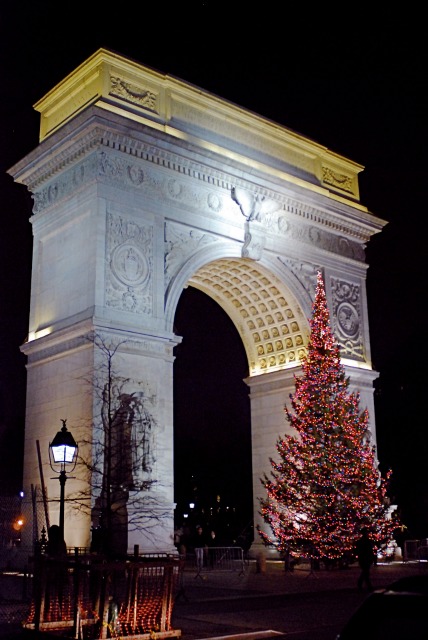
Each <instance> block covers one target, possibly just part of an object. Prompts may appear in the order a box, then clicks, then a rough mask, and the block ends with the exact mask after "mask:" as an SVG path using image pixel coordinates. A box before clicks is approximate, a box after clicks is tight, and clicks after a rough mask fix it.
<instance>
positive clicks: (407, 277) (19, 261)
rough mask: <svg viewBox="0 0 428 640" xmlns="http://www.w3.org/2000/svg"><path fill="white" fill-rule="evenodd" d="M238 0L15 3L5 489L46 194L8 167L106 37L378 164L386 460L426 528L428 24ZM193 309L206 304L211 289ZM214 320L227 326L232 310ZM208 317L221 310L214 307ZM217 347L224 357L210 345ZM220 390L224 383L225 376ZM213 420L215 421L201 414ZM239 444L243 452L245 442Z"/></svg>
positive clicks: (4, 285) (404, 503)
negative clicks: (30, 189)
mask: <svg viewBox="0 0 428 640" xmlns="http://www.w3.org/2000/svg"><path fill="white" fill-rule="evenodd" d="M237 4H238V8H237V7H236V5H237ZM5 5H7V6H5ZM231 5H232V3H222V2H188V3H177V4H176V5H174V6H173V7H169V6H167V5H165V4H163V5H162V7H161V8H160V9H158V10H157V9H150V10H148V11H144V10H143V9H140V7H144V3H142V4H137V3H135V5H134V4H133V3H129V4H128V5H124V10H123V11H121V5H120V4H118V5H106V4H105V3H97V2H92V3H90V2H89V3H88V2H86V3H79V2H77V3H69V4H67V5H63V7H62V9H61V12H55V11H54V9H53V7H54V6H55V5H54V4H53V3H46V2H45V3H38V2H13V3H12V2H10V3H2V7H1V8H0V29H1V32H0V64H1V82H0V92H1V95H0V108H1V110H2V112H1V119H0V122H1V135H0V140H1V157H0V163H1V166H0V190H1V193H0V195H1V199H0V202H1V215H2V225H1V233H0V260H1V278H0V328H1V331H0V428H1V431H0V438H1V440H0V446H1V450H2V451H4V450H9V446H10V444H9V443H10V441H11V440H12V441H13V443H14V445H15V446H14V447H12V448H11V451H12V453H11V454H10V455H8V456H6V462H5V464H3V463H2V465H1V469H0V483H1V486H2V487H4V490H6V489H7V488H8V487H10V488H11V489H12V490H15V488H17V487H18V488H19V482H20V480H19V477H18V479H16V476H17V474H18V472H19V469H20V464H21V457H22V456H21V452H20V449H19V444H20V436H19V434H20V433H21V434H22V425H23V420H24V405H25V374H24V373H23V371H24V364H25V362H24V358H23V357H22V355H21V354H20V352H19V345H20V344H22V342H23V341H24V339H25V336H26V333H27V327H28V308H29V292H30V269H31V227H30V224H29V222H28V219H29V217H30V215H31V199H30V198H29V196H28V194H27V193H26V190H25V189H24V188H23V187H21V186H19V185H15V184H14V183H13V181H12V179H11V178H10V176H8V175H6V171H7V169H8V168H9V167H11V166H12V165H13V164H14V163H15V162H17V161H19V160H20V159H21V158H22V157H24V156H25V155H26V154H27V153H28V152H29V151H31V150H32V149H33V148H35V147H36V146H37V143H38V131H39V116H38V114H37V113H36V112H35V111H34V110H33V108H32V105H33V104H34V103H35V102H36V101H37V100H39V99H40V98H41V97H42V96H43V95H45V93H47V92H48V91H49V90H50V89H51V88H52V87H53V86H55V84H56V83H58V82H59V81H61V80H62V79H63V78H64V77H65V76H66V75H67V74H68V73H70V72H71V71H73V69H74V68H75V67H76V66H78V65H79V64H80V63H82V62H83V61H84V60H85V59H86V58H87V57H88V56H90V55H91V54H92V53H94V52H95V51H96V50H97V49H98V48H99V47H106V48H109V49H112V50H114V51H117V52H118V53H120V54H123V55H125V56H129V57H131V58H134V59H135V60H137V61H139V62H141V63H142V64H145V65H147V66H150V67H153V68H155V69H157V70H159V71H161V72H164V73H170V74H172V75H175V76H178V77H180V78H182V79H184V80H186V81H188V82H191V83H193V84H195V85H198V86H200V87H202V88H204V89H206V90H208V91H211V92H213V93H215V94H217V95H219V96H221V97H222V98H225V99H227V100H230V101H232V102H235V103H236V104H239V105H241V106H243V107H245V108H247V109H249V110H251V111H254V112H256V113H259V114H260V115H262V116H264V117H267V118H270V119H272V120H274V121H276V122H278V123H280V124H282V125H284V126H286V127H288V128H290V129H293V130H294V131H297V132H298V133H301V134H303V135H305V136H307V137H309V138H312V139H313V140H315V141H316V142H318V143H320V144H323V145H325V146H327V147H328V148H330V149H331V150H332V151H335V152H337V153H339V154H342V155H344V156H346V157H348V158H350V159H351V160H354V161H356V162H359V163H361V164H362V165H364V166H365V171H364V172H363V174H361V178H360V191H361V200H362V203H363V204H365V205H366V206H367V207H368V208H369V210H370V211H372V212H373V213H374V214H375V215H376V216H379V217H381V218H383V219H385V220H387V221H388V223H389V224H388V225H387V226H386V228H385V229H384V230H383V231H382V233H381V234H379V235H378V236H376V237H374V238H373V239H372V240H371V241H370V243H369V245H368V247H367V262H368V264H369V265H370V267H369V271H368V303H369V314H370V333H371V346H372V356H373V365H374V368H375V369H376V370H377V371H379V372H380V378H379V381H378V382H377V383H376V421H377V432H378V443H379V457H380V460H381V465H382V467H384V468H387V467H389V466H391V467H392V468H393V471H394V484H393V490H394V493H395V495H396V497H397V500H398V502H399V504H400V506H401V507H402V509H403V513H404V515H405V520H406V519H407V522H408V525H409V528H410V529H411V530H412V532H414V535H425V536H426V535H428V521H427V516H426V513H428V504H427V503H428V497H427V496H428V481H427V474H426V471H425V468H426V460H427V459H428V444H427V442H428V438H427V435H426V432H427V426H426V425H427V419H426V415H425V410H424V409H425V403H424V396H425V394H426V388H427V386H428V385H427V383H428V380H427V373H426V367H425V362H426V361H427V347H426V339H425V334H426V331H425V317H426V313H425V307H426V302H425V296H426V293H427V286H426V278H425V270H426V265H425V263H426V260H425V257H426V255H427V252H426V248H425V243H426V235H427V234H426V232H427V228H428V221H427V218H428V216H427V212H426V205H425V197H424V196H425V190H426V183H427V142H428V139H427V138H428V136H427V123H426V117H427V116H426V114H427V113H428V109H427V106H428V105H427V97H426V94H427V91H426V62H427V46H426V42H427V39H426V35H425V33H424V22H423V20H422V19H421V18H420V17H418V16H417V15H414V14H413V13H412V14H411V15H410V10H409V12H408V14H407V13H406V7H403V6H401V7H399V8H397V10H396V12H395V11H394V10H393V9H391V8H389V7H388V8H387V9H385V10H384V11H383V12H382V15H381V16H379V18H377V17H373V15H372V13H373V12H370V13H367V12H366V9H364V8H363V5H361V12H360V13H358V11H356V9H355V8H354V7H352V8H348V9H347V11H346V12H344V11H343V7H342V10H340V11H339V8H337V7H336V8H335V7H334V6H330V5H329V6H328V7H326V6H325V5H322V7H320V9H315V10H314V9H309V8H308V6H307V5H305V6H304V9H302V10H299V9H296V8H294V9H290V6H289V4H287V5H284V6H285V7H286V9H284V11H282V12H281V13H278V7H282V5H281V4H278V3H269V2H267V3H263V4H262V5H258V6H257V11H256V12H255V11H254V9H251V8H250V5H249V4H247V3H234V7H233V8H231ZM353 11H354V12H355V13H353ZM363 11H364V13H363ZM184 303H185V301H184V298H183V302H182V303H181V304H182V305H184ZM192 304H193V305H196V304H198V305H199V304H201V305H203V302H201V301H200V300H199V297H198V303H196V302H195V301H194V300H193V301H192ZM207 304H208V305H210V302H209V301H208V302H207ZM209 309H210V308H209ZM219 311H221V310H219ZM213 314H214V310H212V314H211V316H210V317H212V318H213V319H215V321H216V322H217V323H218V322H222V321H223V320H224V319H223V318H222V319H221V320H220V319H218V318H216V317H215V316H214V315H213ZM201 317H202V318H204V317H205V318H206V317H207V310H206V309H205V310H202V312H201ZM177 320H178V316H177ZM226 320H227V319H226ZM226 320H225V321H226ZM185 324H186V323H185ZM226 325H227V322H226ZM186 327H187V325H186ZM191 329H192V328H191V327H187V328H186V330H187V331H191ZM229 332H230V335H231V340H232V342H234V339H233V335H234V332H233V328H232V329H230V328H229V329H227V330H226V329H225V335H226V334H227V335H229ZM196 333H198V330H196ZM213 333H214V334H215V332H213ZM205 335H206V334H205ZM195 339H196V338H195ZM187 340H188V341H190V338H188V339H187ZM210 348H212V349H214V355H213V356H209V355H208V353H209V349H210ZM218 348H219V346H218V345H217V344H215V343H214V344H213V345H210V344H209V341H207V340H205V351H206V353H207V361H208V362H209V361H210V360H211V359H214V360H215V357H216V355H215V354H216V353H217V354H218ZM236 349H237V356H236V360H237V362H241V364H240V366H241V368H240V367H239V366H238V372H239V373H238V375H241V373H240V372H241V370H242V366H244V367H245V362H244V365H242V350H241V349H242V347H241V346H240V345H239V344H238V345H237V347H236ZM229 353H230V350H229ZM184 357H185V356H183V358H184ZM241 377H242V376H241ZM194 378H195V379H196V380H198V379H199V380H203V381H204V382H207V384H208V379H209V374H208V373H205V372H203V373H202V372H201V373H197V372H196V371H194ZM212 384H215V385H219V384H221V381H220V382H219V381H218V380H215V382H213V381H212V379H211V385H212ZM238 385H239V386H241V388H242V384H241V383H238ZM195 393H197V392H195ZM210 393H211V391H210ZM225 395H226V394H225ZM234 412H236V407H234V406H229V407H227V411H226V413H229V414H230V424H232V423H233V422H236V423H237V424H238V422H239V416H238V417H237V416H236V415H234ZM243 414H245V409H244V408H243ZM198 415H199V414H198ZM208 419H209V417H208V418H207V416H206V415H205V417H204V416H203V415H201V420H202V424H206V421H207V420H208ZM244 423H245V420H244ZM55 428H56V427H55V426H54V425H52V429H55ZM239 429H241V430H242V432H244V431H245V428H244V427H241V426H240V427H239ZM239 429H238V432H239ZM278 430H279V432H280V430H281V425H279V426H278ZM183 433H185V432H183ZM2 434H3V435H2ZM183 437H184V436H183ZM243 438H244V440H245V435H243ZM21 439H22V438H21ZM244 440H243V442H244ZM227 445H228V446H229V445H230V451H233V447H234V446H235V445H236V443H234V442H228V443H227ZM226 448H227V447H226ZM14 451H16V452H17V453H16V454H15V453H13V452H14Z"/></svg>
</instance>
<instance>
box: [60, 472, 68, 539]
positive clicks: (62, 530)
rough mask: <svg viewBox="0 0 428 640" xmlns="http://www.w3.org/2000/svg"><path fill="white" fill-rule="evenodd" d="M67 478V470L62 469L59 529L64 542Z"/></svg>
mask: <svg viewBox="0 0 428 640" xmlns="http://www.w3.org/2000/svg"><path fill="white" fill-rule="evenodd" d="M66 481H67V476H66V473H65V469H62V470H61V471H60V474H59V483H60V486H61V492H60V496H59V529H60V531H61V540H64V539H65V538H64V508H65V483H66Z"/></svg>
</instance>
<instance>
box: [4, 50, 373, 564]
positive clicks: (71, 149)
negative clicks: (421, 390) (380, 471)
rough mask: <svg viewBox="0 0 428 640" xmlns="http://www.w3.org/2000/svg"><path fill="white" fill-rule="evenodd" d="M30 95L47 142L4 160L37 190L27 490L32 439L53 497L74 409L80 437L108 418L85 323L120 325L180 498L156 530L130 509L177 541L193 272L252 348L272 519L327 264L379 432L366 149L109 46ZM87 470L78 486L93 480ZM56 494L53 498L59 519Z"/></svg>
mask: <svg viewBox="0 0 428 640" xmlns="http://www.w3.org/2000/svg"><path fill="white" fill-rule="evenodd" d="M35 108H36V110H37V111H39V112H40V116H41V125H40V144H39V146H38V147H37V148H36V149H35V150H34V151H33V152H32V153H30V154H29V155H27V156H26V157H25V158H24V159H23V160H22V161H21V162H19V163H17V164H16V165H15V166H14V167H13V168H12V169H10V171H9V173H10V174H11V175H12V176H13V178H14V179H15V181H17V182H19V183H22V184H25V185H26V186H27V187H28V189H29V190H30V191H31V193H32V194H33V197H34V209H33V216H32V219H31V222H32V225H33V234H34V253H33V275H32V292H31V309H30V320H29V335H28V340H27V341H26V343H25V344H24V345H23V346H22V351H23V352H24V353H25V354H26V356H27V358H28V376H27V419H26V439H25V463H24V484H25V489H26V494H27V495H28V496H29V495H31V493H30V487H31V485H33V486H40V484H41V479H40V468H39V463H38V458H37V452H36V441H39V443H40V450H41V452H42V458H43V464H42V466H43V471H44V480H45V484H46V485H47V488H48V495H49V498H51V499H52V498H55V497H57V496H58V493H59V486H58V484H59V483H58V482H57V481H56V480H55V479H51V476H52V472H51V470H50V469H49V466H48V463H47V459H46V456H45V452H47V450H48V444H49V440H50V439H51V437H52V434H53V433H54V432H55V431H56V430H57V428H58V425H59V424H60V420H61V418H67V424H68V425H69V428H70V430H71V431H72V432H73V435H74V436H75V438H76V440H79V438H80V440H81V441H83V438H84V434H85V433H86V434H87V433H88V430H90V428H91V425H92V424H93V423H94V422H96V420H97V413H96V402H95V393H93V394H92V393H90V392H88V387H87V382H86V379H87V377H88V376H89V375H90V374H91V372H92V370H93V367H94V359H95V367H96V366H97V362H96V358H97V357H99V356H97V355H96V354H94V348H93V345H92V344H91V343H88V341H87V340H86V336H87V334H88V333H89V332H90V331H91V330H95V331H96V332H97V333H99V334H100V335H102V336H103V337H104V338H105V340H107V341H113V342H114V343H116V344H118V343H122V342H123V341H125V342H124V344H123V345H122V346H120V348H119V356H120V357H119V358H118V363H119V368H120V375H121V376H122V377H123V378H124V379H127V380H128V381H129V382H128V383H127V393H129V394H133V393H136V394H138V393H140V394H145V395H146V397H149V398H150V402H151V407H150V410H151V412H152V414H153V416H154V417H155V421H156V432H155V433H153V434H151V437H152V438H153V442H152V443H151V446H152V455H153V464H152V465H151V474H152V477H153V479H155V480H156V481H157V488H156V490H155V491H156V492H157V494H156V498H157V500H158V503H159V505H160V508H162V509H164V510H165V511H166V512H167V513H168V515H167V517H165V518H163V519H162V523H161V524H160V525H159V526H158V527H157V528H156V531H155V535H154V536H152V535H151V536H150V537H147V536H145V535H144V534H143V533H141V532H138V531H135V530H132V527H131V526H130V527H129V536H128V547H129V550H130V551H132V550H133V546H134V544H138V545H139V546H140V550H141V551H152V550H157V551H172V550H173V549H174V547H173V515H174V502H173V496H174V492H173V385H172V382H173V360H174V347H175V346H176V345H177V344H178V343H179V342H180V340H181V338H180V337H179V336H176V335H174V331H173V322H174V314H175V309H176V306H177V303H178V300H179V298H180V295H181V292H182V290H183V288H184V287H186V286H194V287H196V288H198V289H200V290H201V291H202V292H204V293H205V294H207V295H209V296H211V297H212V298H213V299H214V300H215V301H216V302H217V303H218V304H219V305H220V306H221V307H222V308H223V309H224V310H225V312H226V313H227V314H228V315H229V316H230V318H231V320H232V321H233V323H234V325H235V326H236V328H237V330H238V332H239V334H240V336H241V339H242V342H243V345H244V347H245V351H246V354H247V358H248V370H249V377H248V379H247V381H246V382H247V384H248V386H249V390H250V400H251V421H252V450H253V488H254V513H255V523H256V524H257V523H260V519H259V516H258V515H257V510H258V496H260V492H261V490H262V487H261V485H260V482H259V478H260V477H261V475H262V473H263V472H264V471H266V470H267V468H268V466H269V465H268V458H269V457H270V456H272V455H274V453H275V443H276V440H277V437H278V435H279V433H282V431H283V429H284V416H283V407H284V403H285V402H287V400H288V397H289V394H290V393H291V391H292V390H293V388H294V378H293V376H294V374H295V373H296V371H297V367H298V365H299V360H300V359H301V357H302V355H303V354H304V353H305V344H306V341H307V338H308V331H309V323H308V318H309V317H310V313H311V306H312V301H313V296H314V291H315V284H316V272H317V270H318V269H322V270H323V273H324V278H325V283H326V294H327V299H328V302H329V307H330V312H331V317H332V321H333V324H334V331H335V335H336V338H337V340H338V342H339V344H340V346H341V350H342V351H341V352H342V355H343V360H344V363H345V364H346V367H347V372H348V374H349V376H350V379H351V385H354V387H355V388H358V389H359V390H360V392H361V405H362V406H367V407H368V409H369V412H370V415H371V428H372V432H373V434H375V425H374V405H373V380H374V379H375V378H376V377H377V374H376V372H374V371H372V368H371V356H370V344H369V327H368V313H367V300H366V271H367V265H366V263H365V253H364V247H365V245H366V244H367V242H368V241H369V240H370V238H371V236H372V235H373V234H376V233H378V232H380V231H381V230H382V228H383V226H384V224H385V223H384V221H383V220H380V219H379V218H377V217H375V216H374V215H372V214H371V213H370V212H369V211H367V209H366V208H365V207H364V206H363V205H362V204H361V203H360V202H359V190H358V174H359V173H360V172H361V171H362V170H363V167H362V166H361V165H358V164H356V163H354V162H352V161H350V160H348V159H346V158H343V157H341V156H339V155H337V154H335V153H334V152H332V151H330V150H328V149H326V148H325V147H323V146H321V145H319V144H317V143H315V142H313V141H311V140H309V139H307V138H304V137H303V136H301V135H298V134H296V133H294V132H292V131H289V130H287V129H286V128H285V127H282V126H279V125H277V124H275V123H273V122H271V121H269V120H266V119H264V118H263V117H260V116H257V115H255V114H252V113H250V112H248V111H246V110H245V109H242V108H240V107H238V106H236V105H233V104H230V103H228V102H227V101H225V100H222V99H221V98H219V97H217V96H213V95H211V94H209V93H207V92H205V91H203V90H202V89H199V88H197V87H194V86H193V85H189V84H187V83H186V82H184V81H181V80H178V79H176V78H172V77H170V76H167V75H166V76H165V75H162V74H159V73H158V72H155V71H153V70H151V69H149V68H146V67H144V66H143V65H140V64H138V63H135V62H133V61H130V60H127V59H125V58H122V57H121V56H119V55H117V54H113V53H111V52H109V51H106V50H99V51H98V52H96V53H95V54H94V55H93V56H92V57H90V58H89V59H88V60H87V61H85V62H84V63H83V64H82V65H81V66H80V67H79V68H78V69H77V70H75V71H74V72H73V73H71V74H70V75H69V76H68V77H67V78H66V79H65V80H64V81H63V82H61V83H60V84H59V85H57V87H54V88H53V89H52V90H51V91H50V92H49V93H48V94H47V95H46V96H45V97H44V98H42V99H41V100H40V101H39V102H38V103H37V104H36V105H35ZM201 357H203V354H201ZM223 365H224V366H225V367H227V362H226V363H223ZM219 375H221V372H219ZM74 475H75V476H76V478H74V479H70V480H68V482H67V492H72V491H75V490H77V489H78V488H79V487H83V486H84V479H83V478H82V477H81V476H79V474H78V472H77V470H76V473H75V474H74ZM135 475H136V476H139V474H138V473H136V474H135ZM55 508H58V507H57V503H55V502H52V503H50V509H51V520H52V521H53V522H56V521H57V511H55ZM129 510H130V514H129V515H130V518H131V519H132V513H131V512H132V508H131V506H130V507H129ZM90 526H91V521H90V517H88V516H80V517H78V516H76V515H73V517H72V516H71V512H70V510H69V505H66V526H65V528H66V539H67V543H68V545H69V546H87V545H88V544H89V538H90V535H89V532H90ZM27 530H29V528H28V529H27Z"/></svg>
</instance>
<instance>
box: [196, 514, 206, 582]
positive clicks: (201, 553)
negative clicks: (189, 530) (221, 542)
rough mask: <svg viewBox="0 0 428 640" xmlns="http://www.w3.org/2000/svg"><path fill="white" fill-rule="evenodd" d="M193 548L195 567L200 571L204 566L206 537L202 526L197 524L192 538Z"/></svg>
mask: <svg viewBox="0 0 428 640" xmlns="http://www.w3.org/2000/svg"><path fill="white" fill-rule="evenodd" d="M193 548H194V550H195V556H196V568H197V570H198V573H200V572H201V571H202V569H203V567H204V558H205V555H206V553H207V550H208V539H207V536H206V535H205V532H204V530H203V528H202V527H201V526H200V525H198V526H197V527H196V533H195V536H194V538H193Z"/></svg>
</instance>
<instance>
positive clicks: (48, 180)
mask: <svg viewBox="0 0 428 640" xmlns="http://www.w3.org/2000/svg"><path fill="white" fill-rule="evenodd" d="M87 115H88V114H86V117H84V118H83V122H80V118H77V119H76V120H75V121H73V123H69V124H68V125H66V126H65V127H64V129H63V130H62V131H61V134H62V135H61V139H60V140H58V139H57V138H56V136H52V137H51V138H49V139H48V140H46V141H45V142H44V143H42V144H41V145H40V147H39V148H38V150H36V151H35V152H33V153H32V154H30V155H29V156H28V157H27V159H26V162H25V163H24V161H22V162H21V163H19V164H18V165H15V167H13V168H12V169H11V170H10V171H9V173H11V175H13V176H14V178H15V180H17V181H18V182H21V183H23V184H26V186H27V187H28V189H29V190H30V191H31V192H33V193H34V194H35V201H36V206H35V212H40V211H41V210H43V209H44V208H46V207H48V206H49V204H50V203H51V202H52V200H51V197H50V196H49V193H48V191H47V190H49V192H50V193H51V194H54V195H55V198H56V197H58V194H60V193H64V194H65V191H66V190H65V189H64V188H61V181H62V182H65V181H66V178H65V176H66V174H67V171H68V170H69V169H70V168H74V167H76V166H81V167H83V164H84V163H85V162H86V163H87V162H88V158H89V157H92V160H91V161H90V162H92V164H93V159H94V156H93V155H92V154H94V152H101V151H102V152H104V153H105V154H108V155H110V156H111V157H112V158H114V157H115V156H116V157H117V158H119V157H120V158H122V162H123V163H125V164H126V165H127V167H128V169H129V171H132V170H133V168H136V170H138V166H141V161H144V162H145V163H149V164H150V165H152V167H153V169H155V170H156V169H157V168H159V167H162V168H165V169H168V170H169V171H171V172H174V173H176V174H177V179H180V180H182V178H183V177H189V178H192V179H193V180H196V181H198V183H199V184H200V185H201V187H202V186H203V187H204V188H207V187H211V188H213V189H214V188H215V189H221V190H226V191H229V192H230V193H232V190H233V189H235V188H236V187H240V188H241V189H245V190H247V191H248V192H250V193H252V194H256V195H257V197H258V198H260V199H263V201H264V204H263V207H264V208H265V209H266V208H270V209H271V211H272V210H275V211H276V212H277V214H279V213H285V214H286V215H287V216H288V217H290V216H291V217H292V218H294V217H295V218H299V219H300V220H303V221H304V222H305V223H306V224H310V225H316V226H320V227H325V228H326V229H328V232H329V233H333V234H336V235H340V236H347V237H350V238H353V239H355V240H356V241H357V242H359V243H362V244H365V243H366V242H367V241H368V240H369V238H370V237H371V235H373V234H374V233H377V232H379V231H380V230H381V229H382V227H383V225H384V224H385V223H384V221H382V220H380V219H379V218H376V217H375V216H373V215H372V214H370V213H368V212H367V211H366V210H361V209H362V207H361V206H360V205H354V204H350V203H346V204H344V203H338V202H336V201H335V200H331V199H330V198H328V197H325V198H323V199H322V202H323V204H324V203H325V206H323V207H321V206H320V199H319V198H318V201H316V199H315V197H312V196H311V192H309V193H306V192H305V190H304V189H302V188H296V187H295V185H294V184H293V183H290V184H288V183H286V182H282V183H280V182H279V181H278V180H277V181H275V182H274V183H272V181H271V176H270V174H268V173H266V172H268V170H269V168H268V167H264V169H265V172H263V171H262V167H260V171H259V178H260V179H259V180H258V182H259V184H255V183H256V182H257V177H258V176H257V175H254V174H253V178H254V180H253V182H252V183H249V182H248V180H245V179H243V178H241V177H240V176H241V175H242V171H240V170H238V168H237V166H236V165H237V163H236V162H235V164H233V163H232V162H230V161H229V162H228V163H224V162H222V158H212V157H210V160H211V166H208V165H207V164H206V163H205V162H204V160H203V158H201V157H200V156H198V155H196V154H194V157H189V149H188V148H187V146H184V148H182V149H181V150H182V151H183V153H182V154H180V153H179V150H180V149H179V147H177V146H176V147H175V150H174V151H171V150H170V149H168V148H167V145H168V139H167V136H160V139H159V138H158V139H157V145H156V146H155V145H154V144H153V141H152V139H151V136H150V135H148V132H147V131H145V132H141V131H140V132H138V135H137V133H136V135H135V136H134V135H132V136H130V135H129V134H128V135H127V134H126V133H125V132H124V131H122V130H121V129H120V128H118V126H117V124H116V126H115V127H114V128H113V127H112V126H111V125H112V123H111V122H105V120H104V118H102V117H100V116H99V112H98V111H97V109H96V108H95V109H94V113H93V114H92V117H91V118H90V120H89V122H88V117H87ZM117 154H120V155H117ZM117 162H118V163H119V162H120V160H118V161H117ZM79 163H80V164H79ZM99 164H100V162H99V161H98V162H97V161H96V162H95V166H93V167H92V171H90V172H88V171H87V172H86V176H85V177H84V176H83V168H82V171H81V174H79V172H77V174H76V173H75V174H74V176H73V179H72V180H71V181H70V180H68V182H69V191H70V189H71V188H72V187H73V188H76V186H77V184H78V185H80V184H83V182H85V181H87V180H88V179H89V175H90V176H91V179H92V180H93V179H94V178H96V177H97V176H100V175H102V172H100V170H99ZM225 167H227V168H228V169H229V171H225ZM269 182H271V185H272V186H271V187H270V185H269ZM55 185H56V186H55ZM266 185H267V186H266ZM132 186H135V187H137V188H138V187H141V188H143V187H144V182H141V184H137V183H135V182H134V183H133V185H132ZM288 194H290V195H288ZM344 215H346V222H344ZM270 222H271V217H270ZM261 224H262V227H264V228H265V229H266V230H268V226H269V225H268V223H267V220H265V221H263V222H262V223H261ZM256 226H258V223H256Z"/></svg>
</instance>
